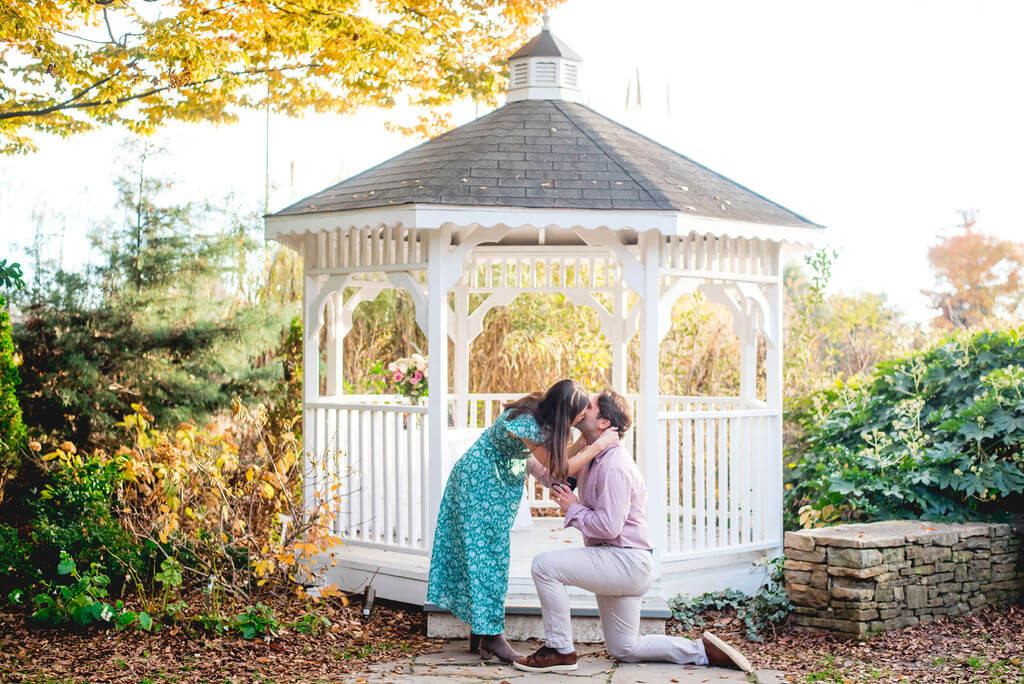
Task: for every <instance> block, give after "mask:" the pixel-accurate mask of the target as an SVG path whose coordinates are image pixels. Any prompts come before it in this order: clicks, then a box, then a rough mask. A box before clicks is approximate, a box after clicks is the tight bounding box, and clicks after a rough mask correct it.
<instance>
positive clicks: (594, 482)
mask: <svg viewBox="0 0 1024 684" xmlns="http://www.w3.org/2000/svg"><path fill="white" fill-rule="evenodd" d="M527 470H528V471H529V472H530V474H531V475H533V476H534V477H536V478H537V480H538V481H539V482H540V483H541V484H543V485H545V486H548V487H550V486H551V482H552V481H551V476H550V474H549V473H548V471H547V470H546V469H545V468H544V466H542V465H541V464H540V463H539V462H537V460H536V459H534V458H530V459H529V460H528V461H527ZM576 477H577V479H578V483H577V496H578V497H579V503H574V504H572V505H570V506H569V508H568V510H566V512H565V527H575V528H576V529H578V530H579V531H580V532H582V533H583V543H584V544H585V545H587V546H600V545H601V544H606V545H608V546H619V547H623V548H634V549H650V548H651V543H650V540H649V537H648V535H647V519H646V516H645V511H646V509H647V486H646V485H645V484H644V479H643V477H642V476H641V475H640V470H639V469H638V468H637V467H636V464H635V463H634V462H633V459H632V458H630V457H629V454H628V453H627V452H626V449H625V448H623V446H622V443H621V442H620V443H619V444H616V445H614V446H611V447H609V448H607V449H605V450H604V451H602V452H601V453H600V454H598V455H597V456H595V457H594V460H592V461H591V462H590V463H588V464H587V465H586V467H584V468H583V470H581V471H580V472H579V473H577V474H576Z"/></svg>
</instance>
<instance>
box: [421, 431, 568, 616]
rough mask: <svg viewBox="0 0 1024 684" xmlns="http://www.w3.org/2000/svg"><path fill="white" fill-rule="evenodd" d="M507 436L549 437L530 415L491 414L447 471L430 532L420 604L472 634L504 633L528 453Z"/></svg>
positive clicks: (538, 439) (539, 439)
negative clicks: (512, 541)
mask: <svg viewBox="0 0 1024 684" xmlns="http://www.w3.org/2000/svg"><path fill="white" fill-rule="evenodd" d="M509 433H511V434H509ZM512 435H516V436H517V437H521V438H522V439H526V440H529V441H531V442H536V443H538V444H543V443H545V442H547V441H548V438H547V435H546V434H545V433H544V432H543V431H542V430H541V429H540V427H539V426H538V425H537V421H536V420H534V418H533V416H531V415H529V414H520V415H518V416H516V417H515V418H512V419H509V418H508V411H505V412H504V413H502V414H501V415H500V416H498V420H496V421H495V422H494V424H493V425H492V426H491V427H489V428H487V430H486V431H484V433H483V434H482V435H480V438H479V439H478V440H477V441H476V442H474V443H473V446H471V447H470V448H469V450H468V451H467V452H466V453H465V454H464V455H463V456H462V458H460V459H459V460H458V461H457V462H456V463H455V466H454V467H453V468H452V472H451V474H450V475H449V476H448V484H447V486H446V487H445V490H444V497H443V498H442V499H441V513H440V515H438V517H437V530H436V531H435V532H434V551H433V553H432V554H431V556H430V577H429V579H428V581H427V601H430V602H431V603H434V604H436V605H438V606H440V607H442V608H446V609H447V610H450V611H451V612H452V614H453V615H455V617H457V618H459V619H460V620H462V621H463V622H466V623H468V624H469V625H470V627H472V629H473V632H475V633H476V634H501V633H502V632H504V631H505V594H506V592H507V591H508V562H509V561H508V559H509V531H510V530H511V528H512V521H513V520H514V519H515V517H516V510H517V509H518V508H519V500H520V498H521V497H522V495H523V482H524V481H525V479H526V461H525V460H524V459H525V458H526V457H527V456H529V455H530V454H529V452H528V451H527V450H526V446H525V445H524V444H523V442H522V441H521V440H519V439H516V438H515V437H513V436H512Z"/></svg>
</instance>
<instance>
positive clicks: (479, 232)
mask: <svg viewBox="0 0 1024 684" xmlns="http://www.w3.org/2000/svg"><path fill="white" fill-rule="evenodd" d="M510 230H512V229H511V228H510V227H508V226H503V227H501V228H498V229H496V230H494V231H491V230H484V229H483V228H481V227H480V226H476V227H474V228H472V229H471V230H470V232H468V233H466V234H464V235H460V236H459V237H460V238H461V241H460V242H459V244H458V246H457V247H455V249H453V250H452V251H451V252H450V253H449V254H448V256H447V257H445V268H444V274H445V280H444V289H445V291H446V292H447V291H448V290H450V289H451V288H452V287H454V286H455V284H456V283H458V282H459V281H460V280H462V279H463V278H465V276H466V259H468V258H469V255H470V252H472V251H473V248H474V247H476V246H477V245H480V244H483V243H484V242H497V241H498V240H501V239H502V238H503V237H505V235H507V234H508V232H509V231H510Z"/></svg>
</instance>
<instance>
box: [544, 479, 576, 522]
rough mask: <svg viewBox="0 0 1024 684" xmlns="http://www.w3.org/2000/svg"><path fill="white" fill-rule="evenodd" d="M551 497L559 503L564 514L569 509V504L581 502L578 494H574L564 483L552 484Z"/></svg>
mask: <svg viewBox="0 0 1024 684" xmlns="http://www.w3.org/2000/svg"><path fill="white" fill-rule="evenodd" d="M551 498H552V499H554V500H555V503H557V504H558V507H559V508H561V509H562V514H563V515H564V514H565V512H566V511H568V510H569V506H572V505H573V504H574V503H579V502H580V500H579V499H577V498H576V495H575V494H573V491H572V490H571V489H569V487H567V486H566V485H564V484H554V485H551Z"/></svg>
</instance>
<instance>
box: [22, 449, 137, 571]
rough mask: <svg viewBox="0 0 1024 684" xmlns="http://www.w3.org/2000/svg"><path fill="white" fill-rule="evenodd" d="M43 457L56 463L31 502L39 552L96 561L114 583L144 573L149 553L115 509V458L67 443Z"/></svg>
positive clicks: (118, 480)
mask: <svg viewBox="0 0 1024 684" xmlns="http://www.w3.org/2000/svg"><path fill="white" fill-rule="evenodd" d="M45 458H48V459H50V460H51V461H52V462H55V463H56V466H55V467H54V468H53V469H52V470H51V471H50V473H49V476H48V479H47V484H46V485H45V486H44V487H43V489H42V491H41V492H40V493H39V497H38V498H37V499H36V500H35V501H32V502H30V504H29V505H30V507H31V509H32V513H33V521H32V524H33V531H32V536H33V540H34V541H35V543H36V545H37V546H38V547H39V551H40V554H41V556H42V557H43V558H44V559H51V560H52V559H55V558H56V557H57V556H58V554H59V553H61V552H67V553H68V554H70V555H71V556H72V557H74V558H76V559H78V560H79V561H80V562H82V563H83V564H87V565H91V564H92V563H98V564H100V565H101V566H103V567H104V568H110V569H113V570H114V580H115V583H116V584H120V583H121V582H122V581H124V580H125V579H126V578H128V577H135V578H136V579H138V578H141V577H142V576H144V574H145V568H146V566H147V563H146V561H147V559H148V557H149V556H150V554H149V553H148V552H147V550H146V549H145V548H144V547H143V546H142V545H140V544H139V543H138V542H137V541H136V540H135V539H134V538H133V537H132V535H130V534H129V533H128V531H127V530H125V529H124V527H123V526H122V524H121V522H120V521H119V520H118V519H117V517H116V516H115V513H114V505H115V492H116V490H117V487H118V486H119V484H120V483H121V472H122V471H121V465H120V464H119V462H118V460H117V458H109V457H107V456H105V455H104V454H103V453H102V452H97V453H93V454H90V455H88V456H85V457H83V456H81V455H79V454H77V453H75V452H74V447H73V446H72V445H71V444H69V443H65V444H64V445H62V448H61V449H58V450H57V451H56V452H54V453H53V454H48V455H47V456H46V457H45Z"/></svg>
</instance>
